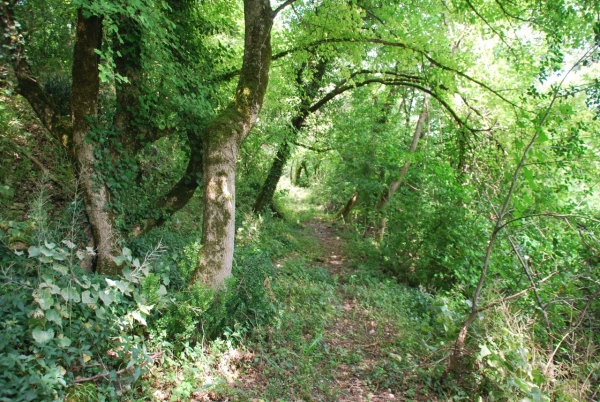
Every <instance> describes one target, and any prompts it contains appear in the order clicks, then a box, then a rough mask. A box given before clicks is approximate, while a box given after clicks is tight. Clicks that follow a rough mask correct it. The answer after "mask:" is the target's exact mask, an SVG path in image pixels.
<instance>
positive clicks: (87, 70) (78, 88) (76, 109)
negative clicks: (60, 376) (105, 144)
mask: <svg viewBox="0 0 600 402" xmlns="http://www.w3.org/2000/svg"><path fill="white" fill-rule="evenodd" d="M101 44H102V19H101V18H100V17H97V16H94V15H92V16H89V17H87V18H86V17H85V16H84V14H83V11H82V10H79V11H78V16H77V30H76V38H75V49H74V54H73V89H72V92H71V122H72V125H73V141H72V146H71V147H70V148H71V151H72V154H73V158H74V160H75V161H76V164H77V166H76V167H77V169H78V173H79V174H78V178H79V185H80V187H81V191H82V193H83V201H84V204H85V209H86V212H87V216H88V219H89V222H90V226H91V228H92V236H93V238H94V246H95V249H96V272H98V273H100V274H109V275H112V274H116V273H118V267H117V265H116V264H115V262H114V261H113V258H112V257H113V252H114V249H115V239H114V237H115V236H114V219H113V216H112V213H111V212H110V208H109V201H110V200H109V192H108V189H107V188H106V186H105V185H104V180H103V178H102V177H101V176H99V173H98V172H97V171H96V168H95V164H96V163H97V160H96V157H95V155H94V143H93V142H92V141H90V140H89V138H88V136H89V132H90V129H91V128H92V127H91V126H92V124H93V120H94V119H96V118H97V117H98V94H99V91H100V78H99V69H98V66H99V63H100V57H99V56H98V54H96V49H100V48H101Z"/></svg>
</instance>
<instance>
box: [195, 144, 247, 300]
mask: <svg viewBox="0 0 600 402" xmlns="http://www.w3.org/2000/svg"><path fill="white" fill-rule="evenodd" d="M223 137H225V139H226V140H225V141H222V142H218V141H210V139H209V140H208V141H206V142H205V143H204V150H205V155H204V160H205V163H204V172H203V176H202V182H203V185H204V194H203V195H204V197H203V207H204V216H203V222H202V241H201V244H202V249H201V250H200V255H199V261H198V267H197V268H196V270H195V271H194V273H193V277H192V281H193V282H194V283H195V282H199V283H201V284H203V285H207V286H209V287H212V288H219V287H220V286H221V285H222V284H223V281H224V280H225V279H226V278H227V277H229V276H230V275H231V267H232V263H233V248H234V237H235V168H236V160H237V153H238V145H237V142H236V138H235V137H234V136H227V135H224V136H223Z"/></svg>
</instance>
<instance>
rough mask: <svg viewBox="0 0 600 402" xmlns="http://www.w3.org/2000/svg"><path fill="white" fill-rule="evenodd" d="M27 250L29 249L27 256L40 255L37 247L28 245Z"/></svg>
mask: <svg viewBox="0 0 600 402" xmlns="http://www.w3.org/2000/svg"><path fill="white" fill-rule="evenodd" d="M28 251H29V258H32V257H37V256H38V255H40V248H39V247H29V250H28Z"/></svg>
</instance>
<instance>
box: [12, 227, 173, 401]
mask: <svg viewBox="0 0 600 402" xmlns="http://www.w3.org/2000/svg"><path fill="white" fill-rule="evenodd" d="M6 236H7V233H4V236H3V237H4V240H5V239H6ZM5 244H6V243H5ZM76 247H77V246H76V245H75V244H74V243H72V242H71V241H69V240H64V241H62V242H61V245H57V244H55V243H50V242H48V241H45V242H44V243H43V244H40V245H37V246H31V247H29V249H28V251H27V252H26V253H25V252H20V251H12V250H10V249H9V248H8V247H6V246H4V245H3V246H0V266H1V267H2V270H1V275H2V277H3V278H2V279H3V286H2V287H0V331H1V333H2V336H1V337H0V400H2V401H31V400H49V399H57V398H60V397H62V396H63V394H64V393H65V391H66V390H67V388H68V387H71V386H73V385H74V384H76V383H77V382H81V381H82V379H85V378H89V377H93V376H95V375H98V374H100V375H102V377H101V379H102V378H104V379H106V380H107V381H104V382H101V383H100V388H99V389H98V393H99V395H103V396H104V397H108V398H115V397H116V396H117V394H118V393H123V392H127V390H128V389H129V387H130V385H131V383H133V382H134V381H135V380H136V379H137V378H138V377H139V376H140V375H141V374H142V371H143V367H144V364H145V363H146V362H147V361H148V359H149V358H148V356H147V354H146V353H145V347H144V337H143V336H144V332H145V331H144V329H143V326H144V325H145V317H146V316H147V315H148V313H149V312H150V309H151V308H152V306H151V305H150V304H149V303H148V299H149V298H151V297H152V298H154V299H153V301H154V302H157V300H156V298H155V297H154V296H152V295H149V294H146V293H145V292H144V287H143V286H142V283H143V282H144V278H145V277H146V276H147V275H148V271H149V269H150V266H149V260H148V259H147V260H146V261H144V262H140V261H139V260H138V259H134V258H133V257H132V256H131V253H130V252H129V250H128V249H124V250H123V255H121V256H120V257H117V259H118V260H119V261H120V262H121V263H125V265H126V266H125V268H124V276H123V277H119V278H112V279H111V278H108V277H100V276H97V275H90V274H87V273H86V272H84V271H83V270H82V269H81V268H80V266H79V262H80V261H81V260H83V259H84V258H85V257H86V253H87V252H89V250H88V251H83V250H77V248H76ZM163 289H164V288H163ZM159 293H162V292H159ZM117 372H119V373H120V374H119V375H118V376H117ZM84 382H85V381H84ZM117 383H119V384H118V386H116V385H117Z"/></svg>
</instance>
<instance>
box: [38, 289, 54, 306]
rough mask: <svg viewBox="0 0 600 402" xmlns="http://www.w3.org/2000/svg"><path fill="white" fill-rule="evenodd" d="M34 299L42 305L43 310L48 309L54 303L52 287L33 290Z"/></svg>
mask: <svg viewBox="0 0 600 402" xmlns="http://www.w3.org/2000/svg"><path fill="white" fill-rule="evenodd" d="M33 299H34V300H35V302H36V303H37V304H39V305H40V307H41V309H42V310H48V309H49V308H50V307H52V305H53V304H54V299H53V298H52V294H51V292H50V289H48V288H44V289H38V290H35V291H34V292H33Z"/></svg>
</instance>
